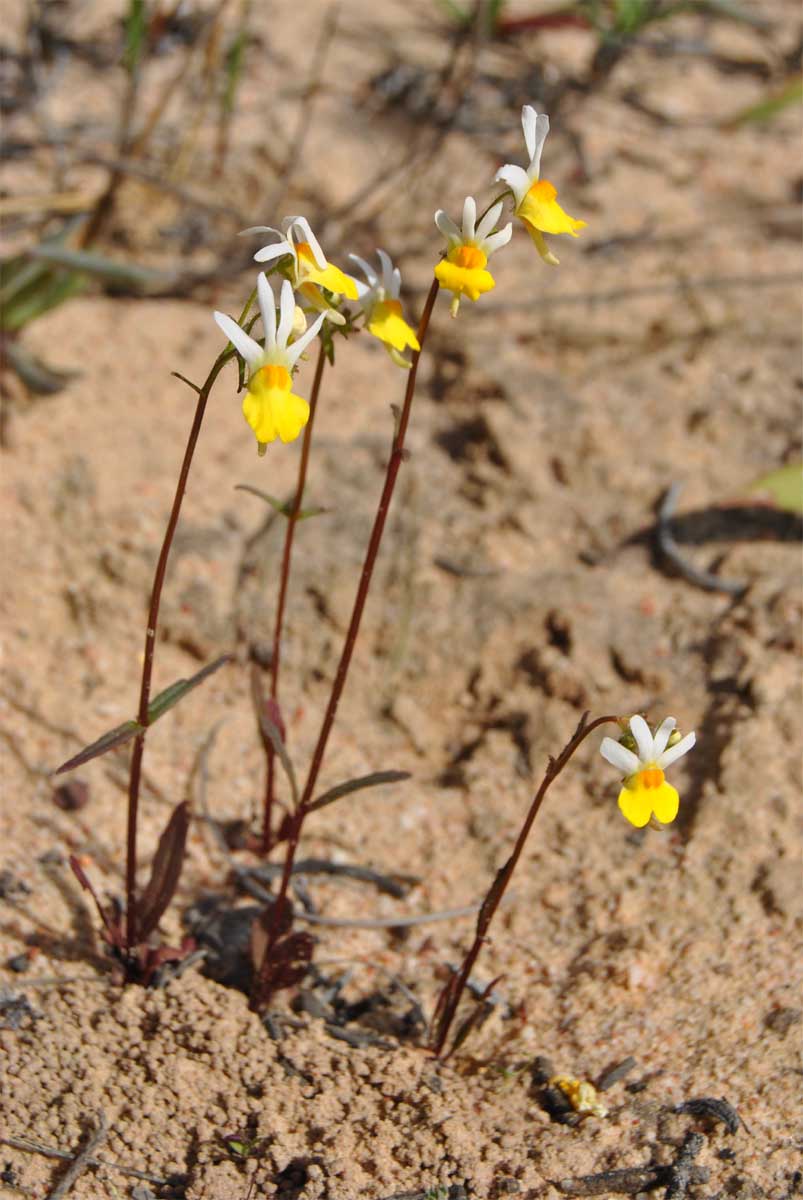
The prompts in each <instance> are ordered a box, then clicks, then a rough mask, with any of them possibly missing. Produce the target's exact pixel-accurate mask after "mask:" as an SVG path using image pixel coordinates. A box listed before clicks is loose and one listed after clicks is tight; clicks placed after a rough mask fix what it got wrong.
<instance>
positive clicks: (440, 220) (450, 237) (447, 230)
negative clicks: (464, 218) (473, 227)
mask: <svg viewBox="0 0 803 1200" xmlns="http://www.w3.org/2000/svg"><path fill="white" fill-rule="evenodd" d="M435 224H436V225H437V226H438V229H439V230H440V231H441V233H442V234H443V236H444V237H445V238H446V240H447V242H462V240H463V235H462V233H461V232H460V230H459V229H458V228H457V226H456V225H455V223H454V221H453V220H452V218H451V217H449V216H447V215H446V213H445V212H444V211H443V209H442V208H439V209H438V211H437V212H436V213H435Z"/></svg>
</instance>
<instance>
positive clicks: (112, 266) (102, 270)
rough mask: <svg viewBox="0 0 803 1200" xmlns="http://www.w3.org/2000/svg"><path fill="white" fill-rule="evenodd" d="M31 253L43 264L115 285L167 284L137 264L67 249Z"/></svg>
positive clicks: (38, 248)
mask: <svg viewBox="0 0 803 1200" xmlns="http://www.w3.org/2000/svg"><path fill="white" fill-rule="evenodd" d="M28 253H29V254H30V255H31V257H32V258H37V259H40V260H42V261H43V262H49V263H55V264H56V265H57V266H60V267H69V268H70V269H71V270H73V271H84V272H86V274H87V275H97V276H98V278H100V279H108V280H111V281H113V282H115V283H125V284H129V285H134V286H135V287H148V286H149V285H155V284H158V283H163V282H164V276H163V275H162V274H161V273H160V272H158V271H150V270H148V269H147V268H146V267H138V266H136V265H135V264H134V263H124V262H115V261H114V259H111V258H105V257H104V256H103V255H102V254H92V253H90V252H89V251H88V250H68V249H67V247H65V246H34V247H33V248H32V249H31V250H29V252H28Z"/></svg>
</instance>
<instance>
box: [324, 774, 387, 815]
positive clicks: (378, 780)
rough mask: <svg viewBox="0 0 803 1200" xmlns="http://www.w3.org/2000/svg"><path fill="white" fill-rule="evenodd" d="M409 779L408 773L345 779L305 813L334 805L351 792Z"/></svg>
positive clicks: (325, 793)
mask: <svg viewBox="0 0 803 1200" xmlns="http://www.w3.org/2000/svg"><path fill="white" fill-rule="evenodd" d="M409 778H410V772H409V771H373V772H372V773H371V774H370V775H360V776H359V777H358V778H357V779H347V780H346V781H345V783H338V784H336V786H335V787H333V788H330V789H329V791H328V792H324V793H323V794H322V795H320V796H318V797H316V799H315V800H313V801H312V802H311V803H310V804H309V805H308V806H307V812H315V810H316V809H318V808H326V806H327V804H334V802H335V800H340V799H342V797H343V796H350V795H351V794H352V792H362V791H364V790H365V789H366V788H372V787H379V785H380V784H382V783H401V782H402V780H404V779H409Z"/></svg>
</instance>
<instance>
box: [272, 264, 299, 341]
mask: <svg viewBox="0 0 803 1200" xmlns="http://www.w3.org/2000/svg"><path fill="white" fill-rule="evenodd" d="M279 304H280V307H281V314H280V319H279V328H278V329H277V330H276V345H277V346H278V347H279V348H280V349H282V350H284V349H285V347H286V346H287V339H288V338H289V336H290V334H291V333H292V332H293V324H294V322H295V315H296V302H295V297H294V296H293V285H292V284H291V283H290V280H289V279H285V281H284V283H283V284H282V290H281V293H280V296H279Z"/></svg>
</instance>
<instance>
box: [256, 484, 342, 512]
mask: <svg viewBox="0 0 803 1200" xmlns="http://www.w3.org/2000/svg"><path fill="white" fill-rule="evenodd" d="M234 490H235V492H250V493H251V495H252V496H259V498H260V500H264V501H265V503H266V504H269V505H270V506H271V508H275V509H276V512H277V513H281V514H282V516H283V517H292V515H293V502H292V500H279V499H278V498H277V497H276V496H271V495H270V494H269V493H268V492H263V491H262V489H261V488H258V487H252V486H251V484H250V483H237V484H235V485H234ZM328 511H329V509H328V508H322V507H321V506H320V505H313V506H312V507H311V508H302V509H299V513H298V516H297V517H296V520H297V521H306V520H307V518H308V517H318V516H320V514H321V513H325V512H328Z"/></svg>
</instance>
